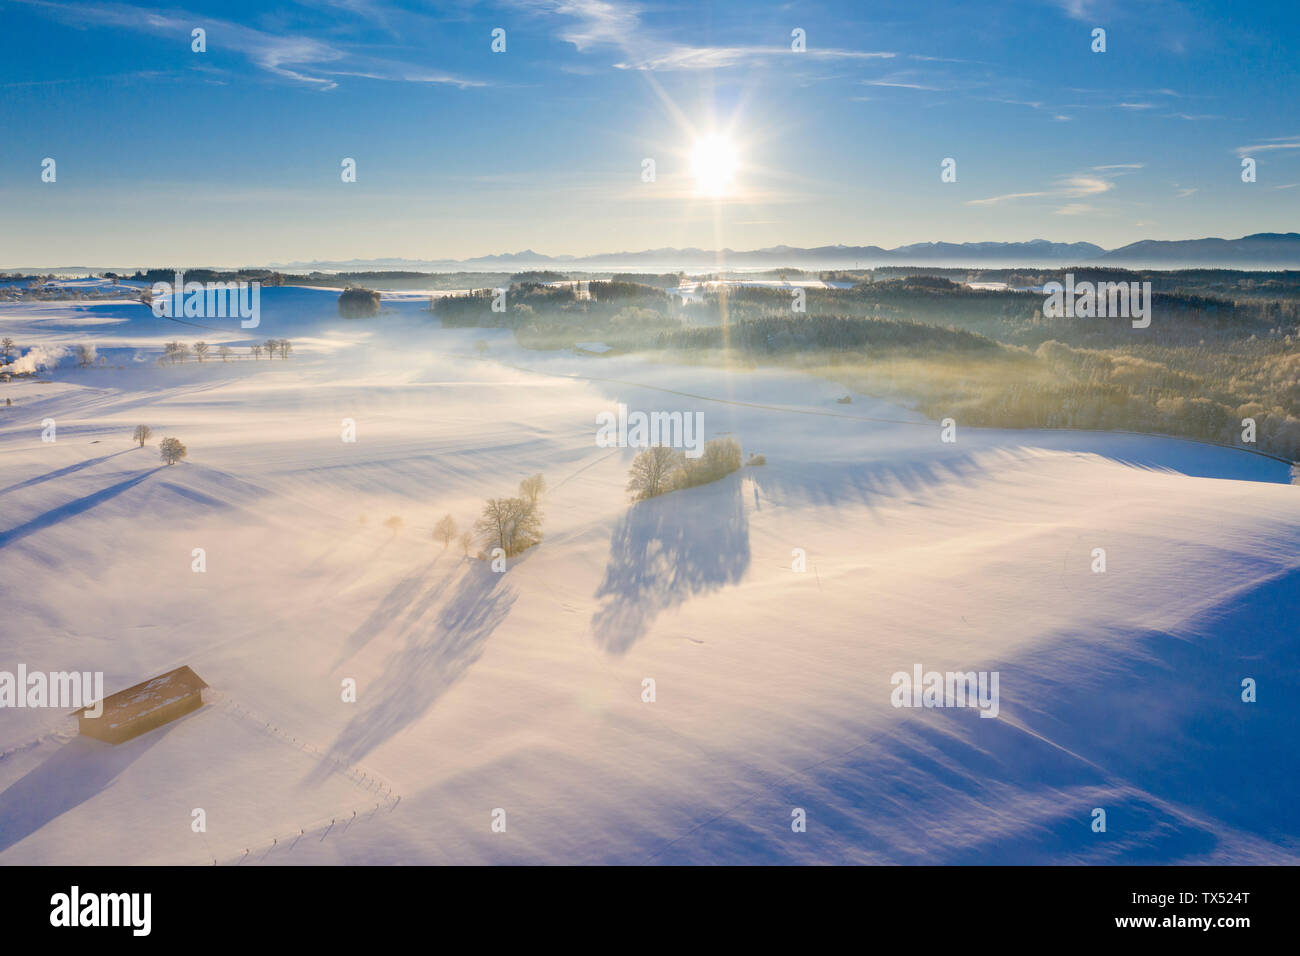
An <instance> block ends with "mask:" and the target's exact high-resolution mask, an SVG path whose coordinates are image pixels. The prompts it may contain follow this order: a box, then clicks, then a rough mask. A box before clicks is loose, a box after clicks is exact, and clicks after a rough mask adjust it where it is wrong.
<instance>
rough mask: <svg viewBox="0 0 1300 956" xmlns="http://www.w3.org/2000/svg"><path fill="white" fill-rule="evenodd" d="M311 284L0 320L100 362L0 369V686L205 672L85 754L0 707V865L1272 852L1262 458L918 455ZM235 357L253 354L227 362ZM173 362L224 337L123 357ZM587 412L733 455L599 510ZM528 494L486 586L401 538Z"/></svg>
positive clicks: (1274, 765)
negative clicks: (4, 677) (944, 682)
mask: <svg viewBox="0 0 1300 956" xmlns="http://www.w3.org/2000/svg"><path fill="white" fill-rule="evenodd" d="M335 298H336V295H335V294H334V293H331V292H328V291H326V290H319V289H298V288H270V289H264V290H262V300H261V303H262V318H261V325H260V326H259V327H258V328H257V329H254V330H241V329H240V328H239V326H238V320H221V319H206V320H205V319H196V320H191V321H194V322H198V323H201V324H203V325H206V326H209V328H195V327H192V326H187V325H183V324H179V323H177V322H174V321H171V320H168V319H161V318H155V317H153V315H152V314H151V313H150V312H149V311H148V310H147V309H146V308H145V307H143V306H141V305H138V304H134V303H128V302H125V301H123V302H115V303H103V302H94V303H90V302H44V303H30V304H8V305H0V337H2V336H11V337H12V338H14V339H15V340H16V341H17V342H18V343H19V345H20V346H22V347H23V348H24V349H26V348H28V347H30V346H35V345H40V346H43V347H46V348H49V349H58V348H68V347H71V346H73V345H74V344H77V343H84V342H91V343H93V344H95V345H96V346H97V348H98V352H99V354H100V355H101V356H104V357H106V359H107V365H106V366H105V367H92V368H87V369H76V368H70V367H68V366H67V365H66V364H65V365H64V366H61V367H59V368H58V369H57V370H55V371H53V372H52V373H46V374H43V375H42V376H41V379H42V380H41V381H30V380H27V381H14V382H12V383H9V384H3V385H0V670H7V671H14V670H16V668H17V666H18V664H20V663H22V664H25V665H26V666H27V668H28V669H29V670H45V671H56V670H70V669H76V670H91V671H95V670H102V671H103V672H104V673H105V687H106V689H107V690H108V691H109V692H110V693H111V692H113V691H115V690H118V689H121V688H123V687H126V686H129V685H131V684H135V683H136V682H138V681H140V680H143V679H145V678H147V677H151V676H153V675H155V674H159V673H161V672H163V671H165V670H169V669H171V668H173V667H176V666H179V665H181V664H188V665H190V666H191V667H192V668H193V669H194V670H195V671H196V672H197V673H198V674H199V675H200V676H201V677H202V678H203V679H204V680H205V681H207V682H208V684H209V685H211V690H210V691H208V692H207V693H206V696H205V700H206V701H207V703H206V704H205V706H204V707H202V708H201V709H200V710H198V711H196V712H194V713H192V714H189V715H187V716H185V717H183V718H182V719H180V720H178V721H176V722H174V723H172V724H169V725H167V726H165V727H164V728H161V729H159V730H155V731H152V732H150V733H148V734H146V735H144V736H141V737H139V738H136V739H135V740H132V741H129V742H127V743H124V744H121V745H118V746H111V745H108V744H104V743H100V742H98V741H94V740H90V739H87V738H81V737H77V736H76V727H75V722H74V721H73V720H72V719H71V718H69V717H67V716H66V715H65V714H64V713H63V712H61V711H58V710H48V709H47V710H31V709H3V710H0V863H4V864H19V863H117V862H125V863H176V864H186V863H192V864H211V863H212V862H213V861H214V860H215V861H217V862H220V863H240V864H242V865H254V864H259V863H262V864H271V863H281V864H307V863H505V862H536V863H642V862H653V863H767V862H798V863H819V862H832V863H844V862H892V863H913V862H927V863H994V862H999V863H1001V862H1015V863H1073V862H1088V863H1118V862H1125V863H1173V862H1229V863H1239V862H1287V863H1296V862H1300V810H1297V805H1296V802H1295V799H1294V793H1295V789H1296V784H1297V782H1300V772H1298V771H1297V766H1298V765H1300V764H1298V761H1297V756H1298V754H1297V750H1298V749H1300V748H1297V739H1298V738H1300V734H1298V732H1300V719H1298V718H1297V708H1296V700H1297V699H1300V488H1297V487H1295V486H1292V485H1289V484H1287V483H1286V482H1287V480H1288V474H1287V466H1286V465H1284V464H1282V463H1278V462H1274V461H1271V460H1269V459H1267V458H1263V457H1258V456H1254V455H1250V454H1246V453H1242V452H1238V451H1232V450H1227V449H1218V448H1213V447H1208V446H1203V445H1197V444H1193V443H1188V442H1180V441H1174V440H1165V439H1153V438H1145V437H1139V436H1132V435H1105V434H1086V433H1068V432H1051V433H1035V432H1001V431H981V430H975V429H964V428H961V427H960V423H959V426H958V428H959V430H958V434H957V441H956V442H955V443H952V444H947V443H944V442H941V441H940V429H939V426H938V424H937V423H927V422H925V421H923V420H922V419H921V418H920V417H919V416H917V415H915V414H913V413H910V412H907V411H904V410H901V409H898V408H895V407H891V406H888V405H884V404H882V403H879V402H875V401H872V400H871V399H869V398H866V397H864V396H856V395H855V396H854V400H853V403H852V404H851V405H840V404H837V403H836V401H835V398H836V397H837V396H839V395H841V394H843V392H842V390H841V389H838V388H837V387H836V386H834V385H833V384H832V383H829V382H824V381H821V380H819V379H813V378H809V377H805V376H802V375H800V374H798V373H795V372H782V371H759V372H747V373H728V372H722V371H719V370H716V369H708V368H702V367H681V368H675V367H667V366H663V365H656V364H652V363H649V362H646V361H644V360H641V359H639V358H635V357H604V358H595V357H579V356H573V355H561V354H544V353H536V352H526V351H524V350H522V349H519V348H518V347H516V346H515V345H514V343H513V339H512V338H511V337H510V336H509V334H508V333H500V332H495V331H488V330H463V331H460V330H444V329H441V328H440V327H439V324H438V322H437V321H436V320H435V319H433V318H432V317H431V316H430V315H429V314H428V313H427V312H424V311H422V310H423V309H424V308H425V305H426V303H427V299H426V298H425V297H422V296H416V295H401V294H394V295H386V296H385V298H384V304H385V310H386V311H385V313H384V314H383V315H381V316H380V317H378V318H376V319H372V320H364V321H344V320H341V319H339V318H338V317H337V313H336V311H335V304H334V303H335ZM222 330H224V331H222ZM269 337H276V338H287V339H290V340H291V341H292V342H293V346H294V351H293V354H292V355H291V356H290V357H289V359H288V360H287V361H281V360H280V359H276V360H275V361H273V362H270V361H267V360H266V359H265V358H263V359H262V360H260V361H253V360H251V359H250V358H248V357H247V356H248V349H247V347H246V346H247V345H248V344H251V343H253V342H258V341H262V340H264V339H266V338H269ZM178 338H179V339H181V340H184V341H186V342H189V343H193V342H194V341H197V340H199V339H205V340H206V341H208V342H209V343H212V344H213V345H214V346H215V345H217V344H219V343H222V342H227V343H230V344H232V345H235V346H236V349H235V351H236V354H237V355H238V356H240V357H239V358H238V359H237V360H235V361H230V362H222V361H221V360H220V359H219V358H216V357H215V356H214V357H212V358H209V359H208V361H206V362H204V363H202V364H198V363H196V362H195V361H194V360H193V359H192V358H191V359H190V360H189V361H187V362H186V363H185V364H183V365H171V366H165V367H164V366H159V365H157V364H156V362H155V359H156V357H157V355H158V354H159V351H160V349H161V346H162V344H163V343H164V342H165V341H168V340H171V339H178ZM480 343H484V344H486V346H487V349H486V351H481V350H480V348H479V345H480ZM214 351H215V348H214ZM4 397H9V398H12V399H13V402H14V404H13V406H12V407H4V406H3V403H2V400H3V398H4ZM620 402H622V403H624V404H626V405H628V406H629V407H630V408H632V409H634V410H635V409H640V410H645V411H653V410H667V411H672V410H682V411H701V412H703V413H704V422H705V431H706V434H707V437H714V436H717V435H722V434H732V435H734V436H736V437H737V438H739V440H740V441H741V443H742V444H743V446H744V449H745V452H746V454H747V455H748V454H749V453H751V452H760V453H762V454H763V455H765V456H766V459H767V464H766V465H764V466H761V467H746V468H743V469H742V470H741V471H740V472H739V473H737V474H735V475H732V476H731V477H729V478H727V479H725V480H723V481H720V482H717V483H715V484H712V485H707V486H704V487H700V488H695V489H691V490H688V491H684V492H678V493H675V494H672V495H669V496H666V497H663V498H659V499H656V500H653V501H650V502H646V503H643V504H640V505H636V506H631V505H629V502H628V498H627V495H626V494H625V492H624V485H625V484H626V480H627V468H628V465H629V463H630V461H631V458H632V456H633V450H631V449H612V450H611V449H608V448H602V447H598V446H597V445H596V443H595V431H596V427H595V416H596V414H597V413H598V412H600V411H604V410H612V409H614V408H615V406H616V405H617V404H618V403H620ZM46 419H53V420H54V421H55V423H56V428H57V433H56V434H57V440H56V441H54V442H43V441H42V440H41V435H42V429H43V422H44V420H46ZM344 419H351V420H352V421H354V422H355V431H356V441H355V442H345V441H343V440H342V438H341V435H342V429H343V427H344ZM137 424H147V425H150V426H151V427H152V429H153V433H154V437H153V438H152V439H151V441H150V442H149V444H148V445H147V446H146V447H145V448H144V449H138V448H136V447H135V445H134V443H133V442H132V441H131V431H132V429H133V428H134V426H136V425H137ZM164 436H174V437H177V438H179V439H181V440H182V441H183V442H184V443H185V444H186V445H187V446H188V448H189V458H188V460H187V461H186V462H184V463H182V464H179V465H176V466H174V467H165V466H163V465H162V464H161V463H160V462H159V460H158V451H157V442H158V441H159V440H160V439H161V438H162V437H164ZM534 472H542V473H544V474H545V476H546V479H547V481H548V484H549V486H550V487H549V490H548V492H547V493H546V495H545V496H544V498H543V503H544V507H545V514H546V524H545V532H546V538H545V541H544V542H543V543H542V544H541V545H540V546H538V547H536V548H533V549H531V550H530V551H528V552H526V553H525V554H524V555H523V556H521V557H520V558H519V559H518V560H517V561H515V562H512V564H511V566H510V567H509V569H508V570H507V571H506V572H505V573H504V574H496V573H493V572H492V570H491V569H490V568H489V567H488V566H487V565H486V564H485V563H482V562H479V561H476V560H471V559H466V558H464V557H462V555H461V552H460V549H459V547H457V546H456V545H455V544H453V545H452V546H451V547H450V548H448V549H446V550H443V548H442V547H441V545H439V544H438V543H437V542H435V541H434V540H433V539H432V537H431V529H432V527H433V525H434V523H435V521H436V520H437V519H438V518H439V517H441V516H442V515H443V514H444V513H450V514H451V515H453V516H454V517H455V519H456V520H457V522H458V523H459V524H460V525H461V526H462V527H467V526H468V525H469V524H470V523H471V522H472V520H473V519H474V518H475V517H476V515H477V512H478V510H479V508H480V507H481V504H482V501H483V499H484V498H486V497H488V496H491V495H502V494H512V493H514V489H515V488H516V486H517V484H518V482H519V480H520V479H521V478H523V477H525V476H526V475H529V474H532V473H534ZM392 516H397V517H399V518H400V519H401V521H402V525H401V527H400V529H398V530H396V531H394V530H393V529H392V528H391V527H389V526H386V525H385V522H386V520H387V519H388V518H390V517H392ZM196 548H202V549H204V553H205V560H206V571H205V572H203V573H196V572H194V571H193V570H192V564H193V562H194V560H195V559H194V557H193V553H194V549H196ZM1097 548H1103V549H1105V554H1106V564H1107V568H1106V571H1105V573H1094V571H1093V564H1094V561H1095V558H1094V549H1097ZM795 549H802V550H803V551H804V552H805V553H806V556H807V565H806V570H805V571H802V572H801V571H795V570H793V569H792V565H793V563H794V561H795V554H794V552H795ZM915 665H920V666H921V667H922V668H923V669H924V670H927V671H929V670H936V671H969V670H974V671H997V672H998V674H999V675H1000V712H999V714H998V717H997V718H996V719H982V718H981V717H980V716H979V712H978V711H977V710H975V709H970V708H943V709H924V708H919V709H917V708H895V707H893V706H891V702H890V698H891V691H892V690H893V687H892V686H891V675H893V674H894V673H895V672H899V671H904V672H908V673H910V672H911V671H912V670H913V668H914V666H915ZM349 678H350V679H354V680H355V681H356V683H357V689H358V690H357V693H358V699H357V701H356V702H355V703H347V702H344V701H343V700H342V699H341V697H342V694H341V686H342V683H343V681H344V680H345V679H349ZM647 678H649V679H652V680H653V681H654V689H655V699H654V701H653V702H645V701H643V699H642V698H643V681H644V680H645V679H647ZM1246 678H1251V679H1253V680H1254V682H1255V685H1256V687H1257V693H1258V700H1257V701H1256V702H1254V703H1246V702H1243V700H1242V682H1243V680H1244V679H1246ZM196 808H201V809H203V810H204V812H205V816H206V832H195V831H194V829H193V828H192V825H191V823H192V819H193V816H192V815H193V811H194V810H195V809H196ZM797 808H798V809H802V810H803V811H804V812H805V813H806V819H807V829H806V832H794V830H793V829H792V825H791V824H792V819H794V818H793V817H792V812H793V811H795V810H796V809H797ZM1094 808H1102V809H1104V810H1105V811H1106V822H1107V826H1106V831H1105V832H1104V833H1099V832H1094V831H1093V829H1092V823H1093V819H1094V818H1093V810H1094ZM496 811H504V819H505V821H506V826H505V830H504V832H497V831H495V830H494V828H493V822H494V819H497V820H500V819H502V814H501V813H499V812H496ZM494 813H495V816H494Z"/></svg>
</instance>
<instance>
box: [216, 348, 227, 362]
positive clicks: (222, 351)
mask: <svg viewBox="0 0 1300 956" xmlns="http://www.w3.org/2000/svg"><path fill="white" fill-rule="evenodd" d="M217 354H218V355H220V356H221V361H223V362H228V361H230V346H229V345H223V346H221V347H220V348H218V349H217Z"/></svg>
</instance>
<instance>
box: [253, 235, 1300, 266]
mask: <svg viewBox="0 0 1300 956" xmlns="http://www.w3.org/2000/svg"><path fill="white" fill-rule="evenodd" d="M889 265H894V266H899V265H926V266H944V267H958V268H960V267H962V266H982V267H985V268H1009V267H1015V266H1026V267H1034V266H1038V267H1041V266H1064V265H1079V266H1083V265H1099V266H1100V265H1109V266H1130V267H1134V268H1161V269H1174V268H1229V269H1231V268H1236V269H1300V233H1295V232H1286V233H1277V232H1261V233H1256V234H1255V235H1250V236H1243V237H1242V238H1240V239H1181V240H1163V239H1145V240H1142V241H1141V242H1134V243H1130V244H1129V245H1127V246H1121V247H1120V248H1118V249H1104V248H1102V247H1101V246H1098V245H1094V244H1093V243H1091V242H1049V241H1048V240H1046V239H1031V240H1029V241H1028V242H962V243H954V242H918V243H913V244H912V245H907V246H898V247H896V248H894V249H883V248H881V247H880V246H845V245H835V246H816V247H813V248H800V247H797V246H769V247H767V248H763V249H749V250H740V251H737V250H734V249H723V250H721V252H718V251H714V250H709V249H695V248H688V249H676V248H663V249H645V250H642V251H640V252H609V253H600V254H597V255H589V256H566V255H559V256H550V255H545V254H543V253H540V252H534V251H533V250H531V249H525V250H523V251H522V252H510V253H503V254H500V255H492V256H476V257H474V258H472V259H349V260H333V261H328V262H323V261H313V262H288V263H272V266H273V267H274V268H277V269H284V270H289V271H295V272H302V271H311V270H320V271H329V272H339V271H360V270H370V269H382V270H411V271H447V270H453V271H454V270H465V271H474V270H483V269H501V270H510V271H519V270H524V269H557V270H564V269H578V268H585V269H600V270H607V269H613V270H620V271H667V272H672V271H676V270H678V269H686V270H692V271H698V270H714V269H718V268H719V267H720V266H723V267H725V268H727V269H771V268H777V267H780V266H790V267H792V268H803V269H853V268H859V269H867V268H874V267H876V266H889Z"/></svg>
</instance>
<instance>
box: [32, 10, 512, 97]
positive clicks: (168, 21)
mask: <svg viewBox="0 0 1300 956" xmlns="http://www.w3.org/2000/svg"><path fill="white" fill-rule="evenodd" d="M19 2H21V3H24V4H26V5H27V6H29V7H32V8H34V9H37V10H41V11H44V12H46V13H48V14H50V15H51V16H53V17H55V18H57V19H60V20H63V21H66V22H70V23H75V24H77V25H85V24H94V25H97V26H105V27H112V28H114V29H118V30H134V31H137V32H140V33H151V34H156V35H159V36H166V37H168V38H169V39H174V38H175V37H176V36H185V37H188V36H189V33H190V30H191V29H192V28H193V26H194V24H196V23H201V24H203V25H204V28H205V29H206V30H208V32H209V33H219V34H220V36H221V37H222V40H223V45H224V46H225V47H227V48H229V49H232V50H234V51H236V52H238V53H239V54H241V55H242V56H244V57H245V58H246V59H248V60H249V62H251V63H252V64H253V65H255V66H256V67H258V68H259V69H261V70H264V71H265V72H267V73H270V74H272V75H273V76H276V77H279V78H281V79H285V80H290V81H292V82H295V83H302V84H306V85H309V86H315V87H317V88H318V89H321V90H332V89H334V88H335V87H337V86H338V78H341V77H356V78H364V79H370V80H387V81H394V82H407V83H436V84H445V85H449V86H457V87H460V88H461V89H465V88H468V87H472V86H486V85H488V84H487V83H485V82H483V81H481V80H474V79H468V78H466V77H460V76H455V75H453V74H450V73H446V72H443V71H440V70H434V69H429V68H428V67H425V66H420V65H418V64H412V63H403V62H400V61H395V60H389V59H384V58H380V57H374V56H370V55H364V54H360V53H358V52H356V51H354V50H352V49H350V48H349V47H346V46H341V45H338V44H335V43H328V42H325V41H323V40H317V39H314V38H312V37H308V36H297V35H288V34H283V35H282V34H276V33H270V32H267V31H263V30H257V29H254V28H253V27H248V26H244V25H243V24H240V23H233V22H229V21H222V20H216V19H213V18H212V17H210V16H198V15H196V14H192V13H188V12H185V11H170V12H169V13H167V14H162V13H154V12H152V11H150V10H146V9H144V8H142V7H136V6H131V5H129V4H121V3H106V4H81V3H51V2H47V0H19ZM340 5H341V6H344V7H345V8H348V9H352V8H353V7H356V8H357V10H358V11H359V12H363V13H367V15H369V14H370V8H369V5H368V4H364V3H363V4H348V3H343V4H340Z"/></svg>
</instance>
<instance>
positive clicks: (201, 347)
mask: <svg viewBox="0 0 1300 956" xmlns="http://www.w3.org/2000/svg"><path fill="white" fill-rule="evenodd" d="M194 355H195V356H196V357H197V358H198V360H199V361H200V362H202V361H203V360H204V359H205V358H207V357H208V343H207V342H195V343H194Z"/></svg>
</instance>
